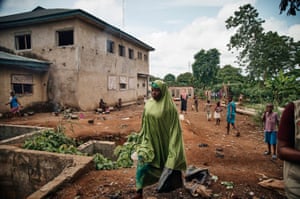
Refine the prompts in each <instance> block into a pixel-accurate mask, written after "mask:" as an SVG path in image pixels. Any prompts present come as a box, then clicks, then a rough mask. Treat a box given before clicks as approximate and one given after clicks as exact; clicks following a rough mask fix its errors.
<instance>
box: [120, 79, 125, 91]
mask: <svg viewBox="0 0 300 199" xmlns="http://www.w3.org/2000/svg"><path fill="white" fill-rule="evenodd" d="M125 89H127V77H124V76H120V90H125Z"/></svg>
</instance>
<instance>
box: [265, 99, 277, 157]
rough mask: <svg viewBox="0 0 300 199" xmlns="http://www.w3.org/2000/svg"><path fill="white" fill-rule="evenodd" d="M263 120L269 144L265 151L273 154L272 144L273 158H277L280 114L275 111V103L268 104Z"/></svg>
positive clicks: (266, 153)
mask: <svg viewBox="0 0 300 199" xmlns="http://www.w3.org/2000/svg"><path fill="white" fill-rule="evenodd" d="M262 122H263V124H264V133H265V143H267V145H268V150H267V151H265V153H264V154H265V155H270V154H271V145H272V146H273V155H272V159H274V160H275V159H276V158H277V156H276V144H277V131H276V126H279V119H278V114H277V113H276V112H273V104H268V105H267V106H266V111H265V113H264V114H263V116H262Z"/></svg>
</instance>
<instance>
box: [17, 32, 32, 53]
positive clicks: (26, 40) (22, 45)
mask: <svg viewBox="0 0 300 199" xmlns="http://www.w3.org/2000/svg"><path fill="white" fill-rule="evenodd" d="M15 44H16V50H25V49H31V35H30V33H21V34H17V35H16V36H15Z"/></svg>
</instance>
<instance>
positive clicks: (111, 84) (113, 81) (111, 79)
mask: <svg viewBox="0 0 300 199" xmlns="http://www.w3.org/2000/svg"><path fill="white" fill-rule="evenodd" d="M117 85H118V84H117V76H108V90H117Z"/></svg>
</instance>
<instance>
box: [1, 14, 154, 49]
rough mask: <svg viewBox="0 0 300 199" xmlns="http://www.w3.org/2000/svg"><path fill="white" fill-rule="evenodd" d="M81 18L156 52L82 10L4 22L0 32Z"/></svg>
mask: <svg viewBox="0 0 300 199" xmlns="http://www.w3.org/2000/svg"><path fill="white" fill-rule="evenodd" d="M76 17H78V18H80V19H83V20H85V19H87V20H86V21H87V22H89V23H91V24H93V25H96V26H97V27H99V28H100V29H102V30H105V31H107V32H109V33H111V34H113V35H115V36H117V37H120V38H123V39H125V40H128V41H131V42H134V43H135V44H136V45H138V46H140V47H142V48H145V49H147V50H149V51H154V50H155V49H154V48H153V47H151V46H149V45H147V44H145V43H144V42H142V41H140V40H138V39H136V38H135V37H133V36H131V35H129V34H127V33H125V32H123V31H122V30H120V29H119V28H116V27H114V26H112V25H110V24H108V23H106V22H105V21H103V20H101V19H99V18H97V17H95V16H93V15H91V14H89V13H87V12H85V11H83V10H81V9H75V10H70V11H66V12H62V13H55V14H50V15H46V16H41V17H32V18H27V19H21V20H15V21H10V22H3V23H0V30H1V29H7V28H12V27H20V26H25V25H32V24H39V23H44V22H45V21H47V22H51V21H58V20H61V19H68V18H70V19H71V18H76Z"/></svg>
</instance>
